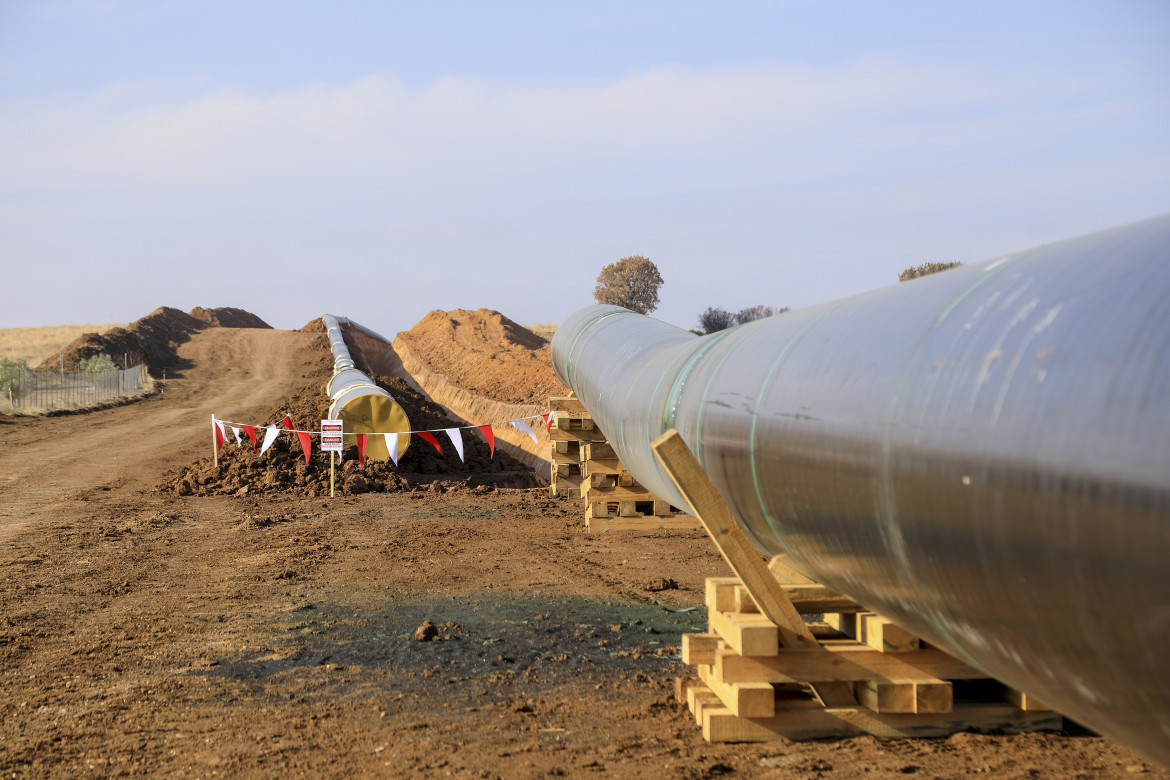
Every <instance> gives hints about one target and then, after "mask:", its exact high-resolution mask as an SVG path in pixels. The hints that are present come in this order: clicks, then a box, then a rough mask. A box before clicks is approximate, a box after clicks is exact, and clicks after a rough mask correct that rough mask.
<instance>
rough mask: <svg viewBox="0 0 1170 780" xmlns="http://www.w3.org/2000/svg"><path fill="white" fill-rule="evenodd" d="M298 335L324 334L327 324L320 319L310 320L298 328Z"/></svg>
mask: <svg viewBox="0 0 1170 780" xmlns="http://www.w3.org/2000/svg"><path fill="white" fill-rule="evenodd" d="M297 332H298V333H324V332H325V323H324V322H322V321H321V318H320V317H316V318H314V319H311V320H309V321H308V322H306V323H305V324H304V325H302V326H301V327H299V328H297Z"/></svg>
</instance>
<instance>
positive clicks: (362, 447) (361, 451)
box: [357, 433, 370, 468]
mask: <svg viewBox="0 0 1170 780" xmlns="http://www.w3.org/2000/svg"><path fill="white" fill-rule="evenodd" d="M369 436H370V434H368V433H359V434H357V445H358V461H359V462H360V463H361V464H362V468H365V467H366V439H367V438H369Z"/></svg>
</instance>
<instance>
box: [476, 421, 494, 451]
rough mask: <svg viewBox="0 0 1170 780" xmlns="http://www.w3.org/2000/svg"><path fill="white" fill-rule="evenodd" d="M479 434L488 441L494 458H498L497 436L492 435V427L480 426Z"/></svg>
mask: <svg viewBox="0 0 1170 780" xmlns="http://www.w3.org/2000/svg"><path fill="white" fill-rule="evenodd" d="M479 432H480V433H482V434H483V437H484V438H485V439H487V443H488V445H489V446H490V447H491V448H492V457H493V458H494V457H496V435H495V434H494V433H492V426H490V425H481V426H479Z"/></svg>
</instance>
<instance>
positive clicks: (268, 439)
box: [260, 425, 280, 455]
mask: <svg viewBox="0 0 1170 780" xmlns="http://www.w3.org/2000/svg"><path fill="white" fill-rule="evenodd" d="M279 435H280V429H279V428H277V427H276V426H275V425H269V426H268V427H267V428H265V429H264V443H263V444H262V445H260V454H261V455H263V454H264V453H266V452H268V448H269V447H271V446H272V442H274V441H276V437H277V436H279Z"/></svg>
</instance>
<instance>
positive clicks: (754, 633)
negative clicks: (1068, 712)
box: [653, 431, 1062, 742]
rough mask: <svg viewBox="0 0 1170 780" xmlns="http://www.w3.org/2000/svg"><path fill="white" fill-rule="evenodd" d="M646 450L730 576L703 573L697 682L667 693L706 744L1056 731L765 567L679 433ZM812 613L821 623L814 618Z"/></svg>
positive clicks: (911, 644)
mask: <svg viewBox="0 0 1170 780" xmlns="http://www.w3.org/2000/svg"><path fill="white" fill-rule="evenodd" d="M653 448H654V450H655V452H656V454H657V455H658V456H659V459H660V460H661V461H662V463H663V465H664V466H665V467H666V470H667V472H668V473H669V474H670V476H671V478H672V479H673V480H674V482H675V484H676V485H677V486H678V487H679V490H680V492H682V494H683V496H684V497H686V499H687V501H689V502H690V503H691V505H692V509H693V510H694V511H695V514H696V515H697V516H698V517H700V518H701V519H702V523H703V527H704V528H705V529H706V530H707V532H708V533H709V534H710V536H711V538H712V540H713V541H714V542H715V544H716V547H718V548H719V551H720V553H722V554H723V557H724V559H725V560H726V561H727V562H728V564H729V565H730V567H731V569H732V571H733V572H735V574H736V576H735V577H712V578H709V579H708V580H707V590H706V604H707V623H708V630H707V632H706V633H703V634H684V635H683V638H682V654H683V661H684V662H685V663H687V664H690V665H692V666H694V667H695V671H696V676H697V677H698V679H697V680H695V679H691V680H682V681H680V683H679V685H677V686H676V689H675V690H676V693H677V694H678V695H679V697H680V699H682V700H685V702H686V704H687V706H688V708H689V709H690V711H691V713H692V714H693V715H694V716H695V720H696V722H697V723H698V724H699V725H700V726H701V728H702V731H703V737H704V739H706V740H707V741H709V742H760V741H770V740H776V739H819V738H826V737H847V736H855V735H859V734H871V735H874V736H879V737H909V736H944V735H947V734H953V733H955V732H956V731H962V730H966V729H976V730H982V731H989V730H1002V731H1009V732H1019V731H1034V730H1040V729H1059V728H1060V727H1061V725H1062V718H1061V716H1060V715H1059V714H1057V713H1055V712H1053V711H1051V710H1049V709H1047V708H1045V707H1044V706H1043V705H1042V704H1040V703H1039V702H1035V701H1028V700H1027V697H1026V696H1024V695H1023V694H1021V693H1019V692H1016V691H1012V690H1010V689H1008V688H1006V687H1005V686H1003V685H1001V684H1000V683H997V682H996V681H994V680H990V679H988V678H987V676H986V675H985V674H983V673H982V672H980V671H979V670H977V669H975V668H973V667H971V666H969V665H967V664H965V663H963V662H962V661H959V660H957V659H955V658H954V657H952V656H950V655H948V654H947V653H944V652H943V651H942V650H939V649H937V648H934V647H930V646H928V645H926V644H925V643H923V642H922V641H921V640H920V639H919V638H918V637H916V636H914V635H913V634H911V633H910V632H908V631H906V630H904V629H903V628H901V627H899V626H897V625H896V624H894V623H893V622H892V621H890V620H887V619H885V618H882V617H881V616H878V615H876V614H874V613H872V612H868V611H866V610H865V609H864V608H863V607H862V606H861V605H859V604H856V603H854V602H853V601H852V600H850V599H848V598H846V597H844V596H842V595H841V594H839V593H835V592H833V591H832V590H830V589H828V588H825V587H824V586H822V585H820V584H818V583H816V582H814V581H813V580H811V579H810V578H809V577H808V576H807V575H805V574H804V573H803V572H801V571H800V570H799V568H798V567H797V566H795V565H794V564H793V562H792V561H790V560H788V559H787V558H786V557H777V558H774V559H773V561H772V562H770V563H769V565H768V566H765V565H764V564H763V563H762V561H761V559H760V556H759V554H758V553H757V552H756V550H755V549H754V547H752V545H751V542H750V541H749V540H748V538H747V536H746V534H744V532H743V530H742V529H741V528H740V527H739V526H738V524H736V522H735V520H734V518H732V516H731V513H730V511H729V510H728V509H727V507H726V506H725V505H724V504H723V502H722V501H721V500H720V499H719V496H718V493H717V492H716V491H715V489H714V486H713V485H711V483H710V480H709V479H708V478H707V477H706V475H705V474H704V473H703V471H702V469H701V467H700V466H699V464H698V462H697V461H696V460H695V459H694V456H693V455H692V454H691V453H690V451H689V450H688V449H687V448H686V445H685V444H684V443H683V442H682V440H681V438H679V437H678V435H677V433H676V432H673V431H671V432H668V433H667V434H665V435H664V436H663V437H661V438H660V439H658V440H657V441H655V442H654V444H653ZM812 615H824V616H825V619H824V620H822V621H819V622H817V623H815V624H810V622H808V620H807V619H806V618H807V617H809V616H812Z"/></svg>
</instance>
